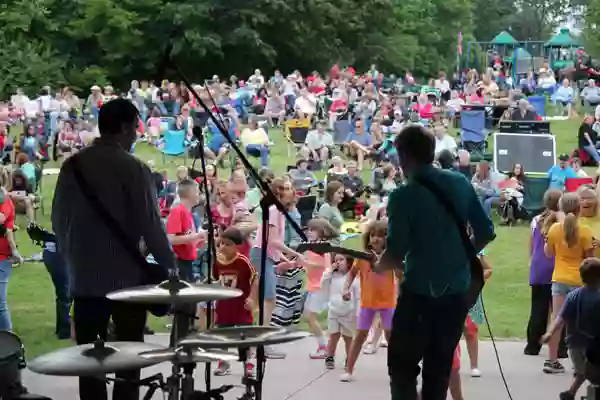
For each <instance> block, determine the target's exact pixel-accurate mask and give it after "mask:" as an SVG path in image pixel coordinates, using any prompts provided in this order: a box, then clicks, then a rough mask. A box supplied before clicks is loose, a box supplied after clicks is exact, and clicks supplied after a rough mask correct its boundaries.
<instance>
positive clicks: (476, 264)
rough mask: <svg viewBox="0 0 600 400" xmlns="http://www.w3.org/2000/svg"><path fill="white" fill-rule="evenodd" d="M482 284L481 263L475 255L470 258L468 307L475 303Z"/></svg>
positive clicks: (483, 282)
mask: <svg viewBox="0 0 600 400" xmlns="http://www.w3.org/2000/svg"><path fill="white" fill-rule="evenodd" d="M484 284H485V281H484V279H483V264H482V262H481V260H480V259H479V257H475V258H474V259H472V260H471V284H470V285H469V292H468V293H467V304H468V306H469V309H471V308H472V307H473V306H474V305H475V303H477V299H478V298H479V296H480V295H481V291H482V290H483V285H484Z"/></svg>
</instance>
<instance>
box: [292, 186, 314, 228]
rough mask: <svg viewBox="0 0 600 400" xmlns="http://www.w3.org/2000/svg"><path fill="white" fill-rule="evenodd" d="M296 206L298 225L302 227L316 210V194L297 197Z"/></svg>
mask: <svg viewBox="0 0 600 400" xmlns="http://www.w3.org/2000/svg"><path fill="white" fill-rule="evenodd" d="M296 208H297V209H298V213H299V214H300V227H302V228H304V227H306V226H307V225H308V221H310V220H311V219H312V218H313V215H315V213H316V211H317V196H316V195H314V194H313V195H308V196H301V197H298V203H297V204H296Z"/></svg>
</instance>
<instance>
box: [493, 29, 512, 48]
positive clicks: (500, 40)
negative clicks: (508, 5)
mask: <svg viewBox="0 0 600 400" xmlns="http://www.w3.org/2000/svg"><path fill="white" fill-rule="evenodd" d="M491 43H492V44H499V45H509V44H517V41H516V40H515V38H514V37H512V35H511V34H510V33H508V32H506V31H502V32H500V33H499V34H497V35H496V37H495V38H494V39H492V41H491Z"/></svg>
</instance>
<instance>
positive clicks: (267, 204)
mask: <svg viewBox="0 0 600 400" xmlns="http://www.w3.org/2000/svg"><path fill="white" fill-rule="evenodd" d="M166 48H167V54H166V55H165V58H164V60H165V64H166V66H167V67H171V68H172V69H173V70H174V71H175V72H176V74H177V76H178V77H179V79H180V81H181V82H183V84H184V85H185V87H186V88H187V89H188V91H189V92H190V93H191V94H192V95H193V96H194V98H195V99H196V101H197V102H198V104H199V105H200V106H201V107H202V108H203V109H204V110H205V111H206V112H207V113H208V115H209V118H210V120H211V121H212V122H213V123H214V124H215V125H216V127H217V128H218V129H219V131H220V132H221V134H222V135H223V136H224V137H225V139H226V140H227V142H229V145H230V146H231V149H232V150H233V151H235V153H236V155H237V157H238V158H239V160H240V161H241V162H242V164H243V165H244V167H245V168H246V170H247V171H248V174H249V175H250V177H251V178H252V179H253V180H254V182H255V183H256V186H257V187H258V188H259V190H260V191H261V193H262V196H263V197H262V199H261V201H260V207H261V210H262V238H261V239H262V240H261V247H262V248H261V265H260V276H259V285H258V287H259V289H258V323H259V325H263V324H264V318H265V316H264V313H265V304H264V303H265V273H266V269H267V265H266V261H267V244H268V235H269V210H270V208H271V206H275V207H276V208H277V210H278V211H279V212H280V213H282V214H283V216H284V217H285V219H286V220H287V222H289V224H290V226H291V227H292V229H294V230H295V231H296V232H297V233H298V235H299V236H300V238H301V239H302V240H303V241H307V238H306V235H305V234H304V232H303V231H302V229H301V228H300V226H299V225H298V223H297V222H296V221H295V220H294V219H293V218H292V217H291V216H290V215H289V214H288V212H287V210H286V209H285V207H284V205H283V204H282V203H281V201H279V199H278V198H277V196H275V194H274V193H273V191H272V190H271V188H270V187H269V185H268V184H267V183H266V182H265V181H264V180H263V179H261V178H260V177H259V175H258V172H257V171H256V169H254V167H253V166H252V165H251V164H250V161H248V158H247V157H246V156H245V154H244V153H243V152H242V151H241V150H240V148H239V146H238V145H237V144H236V142H235V140H234V139H232V138H231V137H230V136H229V132H228V130H227V129H226V128H225V126H224V124H223V123H222V121H219V119H218V118H217V117H216V116H215V114H214V113H213V112H212V110H211V109H210V108H209V107H207V106H206V104H205V103H204V101H202V99H201V98H200V96H199V95H198V93H196V91H195V90H194V88H193V87H192V85H191V83H190V81H189V80H188V79H187V77H186V76H185V75H184V74H183V72H182V71H181V69H180V68H179V67H178V65H177V64H176V63H175V62H173V60H172V59H171V57H170V52H171V49H172V46H170V45H169V44H167V47H166ZM215 105H216V104H215ZM198 128H199V127H198ZM192 132H193V134H194V137H196V139H198V140H199V143H204V141H203V139H202V131H201V129H193V130H192ZM203 151H204V147H202V148H201V154H202V152H203ZM200 159H201V162H202V168H203V171H202V173H203V174H204V187H205V189H206V188H207V187H208V184H207V183H206V179H207V177H206V170H205V168H206V164H205V159H204V155H203V154H202V155H201V157H200ZM207 195H208V193H207ZM207 209H208V203H207ZM207 216H208V221H209V229H210V227H211V226H212V216H211V214H210V210H209V212H208V213H207ZM213 234H214V233H212V232H209V233H208V235H209V237H210V236H211V235H213ZM208 267H209V270H210V269H211V268H212V267H211V265H209V266H208ZM209 276H210V274H209ZM208 309H209V310H210V304H209V308H208ZM208 315H209V312H207V318H208ZM256 353H257V354H256V364H257V379H256V388H255V397H256V400H262V382H263V378H264V364H265V351H264V346H258V348H257V352H256ZM209 368H210V367H209V366H208V364H207V370H206V371H207V373H206V385H207V390H209V388H210V371H209Z"/></svg>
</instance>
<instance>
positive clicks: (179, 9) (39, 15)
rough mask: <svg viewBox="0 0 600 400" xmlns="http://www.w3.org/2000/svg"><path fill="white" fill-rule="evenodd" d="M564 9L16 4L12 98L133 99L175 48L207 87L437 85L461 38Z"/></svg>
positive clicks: (432, 3)
mask: <svg viewBox="0 0 600 400" xmlns="http://www.w3.org/2000/svg"><path fill="white" fill-rule="evenodd" d="M562 1H565V0H519V1H518V2H519V4H520V7H519V10H520V11H518V12H517V11H515V7H514V3H513V2H510V1H509V0H497V1H496V2H492V3H490V2H487V1H485V0H370V1H364V0H295V1H290V0H144V1H139V0H4V1H2V2H1V3H2V4H0V25H1V26H2V27H3V31H2V34H1V36H0V56H1V57H2V58H1V59H2V63H0V73H1V75H0V94H4V95H6V94H7V93H8V92H10V91H12V90H13V89H14V87H15V86H21V87H23V88H24V89H26V90H29V91H35V90H38V89H39V87H40V86H41V85H44V84H48V83H51V84H53V85H57V84H63V83H65V84H69V85H71V86H73V87H74V88H76V89H79V90H81V91H85V90H87V88H88V86H90V85H92V84H100V85H102V84H107V83H112V84H113V85H114V86H117V87H121V88H125V87H127V86H128V81H129V80H131V79H153V78H154V75H155V73H156V68H157V63H158V60H159V59H160V58H161V54H162V52H163V51H164V48H165V45H166V42H167V41H169V40H172V41H173V55H174V59H175V60H176V62H177V64H178V65H179V66H180V68H181V70H182V71H183V72H184V73H185V74H186V75H187V76H188V77H189V78H190V79H191V80H193V81H200V82H201V81H202V79H203V78H205V77H207V76H211V75H213V74H219V75H220V76H222V77H228V76H229V75H230V74H239V75H240V76H247V75H249V74H250V73H251V72H252V71H253V69H255V68H261V69H264V70H265V71H270V70H272V69H274V68H279V69H281V70H282V71H283V72H284V73H288V72H291V71H292V70H294V69H299V70H301V71H302V72H305V73H306V72H310V71H312V70H321V71H324V70H326V69H328V68H329V67H330V66H331V65H332V64H333V63H335V62H340V63H342V64H352V65H354V66H355V67H356V68H357V69H359V70H365V69H367V68H368V67H369V65H370V64H371V63H375V64H377V65H378V67H379V68H380V69H381V70H384V71H387V72H395V73H403V71H404V70H406V69H408V70H413V71H414V73H415V74H417V75H420V76H425V75H429V74H434V73H436V72H437V71H438V70H440V69H445V70H451V69H453V67H454V65H455V57H456V45H457V43H456V40H457V34H458V32H459V31H462V33H463V36H464V37H465V40H467V39H468V38H477V39H478V40H490V39H491V38H492V37H493V36H494V35H495V34H497V33H498V32H499V31H500V30H503V29H508V28H510V27H512V28H513V31H518V32H519V34H518V35H516V36H522V37H523V36H527V35H534V34H536V35H537V34H538V33H539V34H542V33H544V34H545V33H546V32H547V31H548V30H549V29H550V30H551V29H552V25H553V22H554V21H556V18H555V17H556V15H557V10H558V8H557V7H555V6H556V4H558V3H560V4H562V3H561V2H562ZM590 1H600V0H590ZM557 2H558V3H557ZM542 6H543V7H542ZM540 7H541V8H540ZM482 13H483V14H482ZM528 24H530V25H532V26H533V27H531V28H530V27H529V25H528ZM528 29H529V30H528ZM170 38H171V39H170ZM171 77H174V75H172V76H171Z"/></svg>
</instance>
